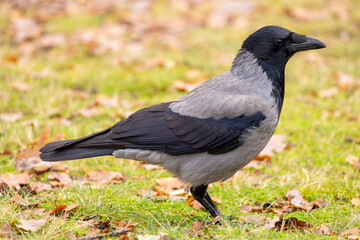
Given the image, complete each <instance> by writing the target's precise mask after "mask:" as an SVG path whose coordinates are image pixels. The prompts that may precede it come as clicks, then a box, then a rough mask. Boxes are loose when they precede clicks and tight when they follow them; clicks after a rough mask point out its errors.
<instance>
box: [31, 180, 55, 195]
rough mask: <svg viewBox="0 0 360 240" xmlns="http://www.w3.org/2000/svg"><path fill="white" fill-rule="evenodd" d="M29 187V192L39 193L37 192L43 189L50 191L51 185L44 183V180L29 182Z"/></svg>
mask: <svg viewBox="0 0 360 240" xmlns="http://www.w3.org/2000/svg"><path fill="white" fill-rule="evenodd" d="M29 188H30V190H31V192H34V193H39V192H43V191H50V190H52V189H53V188H52V186H51V185H50V184H48V183H44V182H40V181H37V182H31V183H30V185H29Z"/></svg>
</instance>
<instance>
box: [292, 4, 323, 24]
mask: <svg viewBox="0 0 360 240" xmlns="http://www.w3.org/2000/svg"><path fill="white" fill-rule="evenodd" d="M285 12H286V13H287V14H288V15H289V16H291V17H293V18H295V19H297V20H301V21H317V20H324V19H326V18H327V17H328V15H327V13H326V12H325V11H322V10H317V9H306V8H300V7H296V8H287V9H285Z"/></svg>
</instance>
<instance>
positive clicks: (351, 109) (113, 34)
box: [0, 0, 360, 239]
mask: <svg viewBox="0 0 360 240" xmlns="http://www.w3.org/2000/svg"><path fill="white" fill-rule="evenodd" d="M359 23H360V3H359V2H358V1H357V0H344V1H336V0H331V1H326V0H318V1H310V0H305V1H300V0H294V1H291V3H290V2H289V1H285V0H275V1H274V0H273V1H270V0H265V1H260V0H251V1H250V0H248V1H247V0H244V1H232V0H224V1H221V3H220V2H217V1H203V0H199V1H192V0H181V1H172V0H162V1H142V0H137V1H130V0H124V1H114V2H112V1H81V0H74V1H69V2H65V1H61V0H54V1H28V2H27V3H23V2H21V1H11V0H5V1H2V2H1V3H0V33H1V37H0V238H2V237H3V238H5V239H6V237H9V238H10V239H17V238H21V239H35V238H36V239H77V238H78V239H79V238H81V237H84V236H85V235H87V236H94V234H95V235H96V234H98V235H99V234H106V233H107V232H108V231H115V230H116V229H128V230H131V231H130V232H129V233H128V234H127V235H117V236H113V237H110V238H112V239H136V238H137V239H160V236H163V237H162V239H197V238H204V239H208V238H215V239H359V238H360V235H359V230H358V229H359V228H360V208H359V207H360V200H359V198H360V181H359V177H360V171H359V169H360V160H359V157H360V70H359V69H360V58H359V56H360V34H359V32H360V24H359ZM265 25H279V26H283V27H286V28H288V29H290V30H292V31H295V32H298V33H301V34H306V35H308V36H311V37H316V38H318V39H320V40H322V41H323V42H325V43H326V45H327V48H326V49H322V50H320V51H313V52H305V53H300V54H297V55H296V56H294V57H293V58H292V59H291V60H290V61H289V63H288V65H287V68H286V94H285V103H284V107H283V110H282V114H281V119H280V122H279V125H278V128H277V130H276V134H277V135H284V136H285V141H284V144H285V145H287V147H286V149H284V150H281V151H279V152H277V153H275V154H274V155H273V156H271V157H268V159H267V160H266V161H257V162H256V163H255V164H252V165H251V166H250V167H246V168H244V169H243V170H241V171H239V172H238V173H237V174H236V175H235V176H234V177H233V178H231V179H229V180H227V181H226V182H223V183H214V184H212V185H211V186H210V188H209V192H210V195H211V196H213V197H217V198H218V200H219V202H221V203H219V204H218V206H219V209H220V210H221V211H222V212H223V213H224V215H227V216H230V215H231V216H232V219H234V221H232V222H230V221H227V222H223V223H222V224H221V225H212V224H210V225H209V224H208V222H211V221H212V219H211V218H210V216H209V214H208V213H207V212H205V211H203V210H201V209H196V207H195V206H190V205H189V201H188V203H187V200H188V189H187V186H185V187H184V186H180V187H174V186H173V185H171V184H163V185H164V186H163V185H162V180H164V179H163V178H168V177H171V175H170V174H169V173H167V172H166V171H165V170H162V169H160V168H152V167H150V166H148V165H145V164H143V163H140V162H136V161H129V160H123V159H116V158H113V157H101V158H90V159H83V160H76V161H68V162H65V163H64V164H65V165H63V164H62V165H56V166H48V167H46V166H44V165H41V164H40V165H37V167H34V165H33V164H32V163H31V161H35V162H36V161H38V158H37V155H36V154H37V149H38V147H39V146H40V145H42V144H43V143H44V142H47V141H50V140H51V139H62V138H64V139H71V138H78V137H81V136H84V135H87V134H90V133H92V132H95V131H99V130H102V129H104V128H107V127H109V126H111V125H113V124H114V123H115V122H117V121H119V120H121V119H124V118H126V117H127V116H128V115H129V114H131V113H132V112H133V111H136V110H138V109H140V108H143V107H146V106H150V105H153V104H156V103H160V102H166V101H171V100H173V99H175V98H177V97H180V96H182V95H183V94H185V93H186V92H187V91H189V90H190V89H191V88H192V87H194V86H195V85H197V84H199V83H200V82H202V81H205V80H207V79H209V78H211V77H212V76H216V75H217V74H220V73H222V72H224V71H226V70H228V69H229V68H230V66H231V63H232V59H233V58H234V56H235V55H236V53H237V51H238V50H239V49H240V47H241V44H242V41H243V40H244V39H245V38H246V37H247V36H248V35H249V34H251V33H252V32H253V31H255V30H257V29H258V28H260V27H262V26H265ZM49 129H51V131H50V130H49ZM41 136H42V137H41ZM24 166H25V167H24ZM26 166H27V167H26ZM41 167H42V168H41ZM25 168H27V169H25ZM94 171H97V172H94ZM13 174H25V180H24V182H21V181H20V176H24V175H13ZM94 174H95V175H97V176H94ZM102 174H104V175H102ZM111 174H113V175H111ZM59 175H61V176H63V178H61V177H59ZM9 176H13V177H14V179H11V180H10V182H11V183H13V184H14V185H13V186H10V187H9V186H7V187H3V188H2V186H5V184H3V185H1V184H2V181H5V180H6V179H5V178H10V177H9ZM99 176H104V178H106V179H107V181H105V182H102V181H101V179H99ZM108 176H114V177H113V178H109V177H108ZM67 177H70V178H71V180H68V178H67ZM100 178H101V177H100ZM35 182H38V183H39V184H40V186H41V187H40V189H39V190H38V191H36V190H34V189H35V188H34V185H32V183H35ZM41 184H46V186H47V187H48V189H47V190H44V189H43V188H44V187H45V185H41ZM174 184H179V183H174ZM8 187H9V188H8ZM167 187H168V188H169V189H170V190H169V189H166V188H167ZM164 188H165V189H164ZM174 188H176V189H177V190H179V192H181V193H180V194H178V195H177V194H174V195H173V193H172V192H171V191H173V189H174ZM291 189H297V190H299V191H300V193H301V195H302V196H303V197H304V198H305V200H306V201H307V202H313V201H316V200H317V201H320V200H319V199H322V200H321V201H323V204H322V205H321V206H320V207H316V208H315V207H314V209H311V210H304V209H302V208H294V207H293V208H289V209H291V211H289V212H286V211H281V210H280V208H279V207H277V210H278V211H263V210H262V211H261V212H255V213H254V212H248V211H242V210H241V209H243V208H241V207H243V206H250V207H260V206H264V204H266V206H270V208H271V209H273V208H274V209H275V208H276V206H280V205H281V204H280V203H281V202H286V201H288V198H287V196H286V195H287V193H288V192H289V191H290V190H291ZM169 195H170V196H169ZM56 205H58V206H59V205H60V208H59V209H60V210H59V209H56V210H55V211H53V210H54V209H55V207H56ZM61 205H63V207H61ZM65 205H66V206H65ZM287 205H288V203H287ZM71 206H73V207H74V208H73V209H71ZM65 207H68V208H66V209H64V208H65ZM39 209H41V210H39ZM57 210H59V211H57ZM249 215H257V216H258V217H264V218H265V220H266V219H268V220H266V221H267V222H266V221H265V220H264V222H266V224H265V223H264V224H265V225H264V224H261V223H260V224H259V223H258V222H256V221H252V220H249V218H247V216H249ZM275 217H280V218H283V219H284V220H285V219H289V218H296V219H298V220H300V221H304V222H305V223H306V227H304V228H302V227H300V226H294V228H292V229H291V228H290V229H284V228H281V229H276V228H270V227H268V228H267V226H268V222H269V221H270V219H274V218H275ZM84 218H85V219H84ZM86 218H92V219H89V220H87V219H86ZM31 220H39V221H40V220H43V224H40V225H39V227H38V228H37V229H33V230H29V228H27V227H26V226H25V227H24V226H21V223H25V222H27V221H31ZM107 220H108V221H107ZM122 220H123V221H122ZM235 220H236V221H235ZM100 221H102V223H101V222H100ZM121 221H122V222H121ZM129 221H130V222H131V223H132V224H134V226H131V224H130V226H129V225H127V226H126V224H123V223H124V222H125V223H128V222H129ZM203 222H207V223H205V224H204V225H202V224H203ZM33 225H34V224H33ZM123 225H124V226H123ZM295 225H296V224H295ZM324 226H325V227H327V228H328V229H329V230H328V231H327V230H326V231H322V230H319V229H324ZM32 227H34V226H32ZM115 228H116V229H115ZM104 229H105V230H104ZM106 229H107V230H106ZM349 229H350V230H351V229H352V230H351V231H348V232H344V231H346V230H349ZM341 233H342V235H341ZM91 234H93V235H91ZM149 235H154V236H153V238H151V237H150V236H149ZM340 235H341V236H340ZM155 236H157V237H155ZM88 239H90V238H88Z"/></svg>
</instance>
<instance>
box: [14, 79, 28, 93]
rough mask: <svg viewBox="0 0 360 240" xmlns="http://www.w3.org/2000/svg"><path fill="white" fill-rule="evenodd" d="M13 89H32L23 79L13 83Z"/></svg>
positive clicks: (23, 90) (26, 90) (20, 90)
mask: <svg viewBox="0 0 360 240" xmlns="http://www.w3.org/2000/svg"><path fill="white" fill-rule="evenodd" d="M12 87H13V89H15V90H16V91H19V92H28V91H29V90H30V88H31V87H30V85H29V84H28V83H26V82H23V81H17V82H14V83H13V84H12Z"/></svg>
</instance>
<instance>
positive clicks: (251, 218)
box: [240, 214, 267, 226]
mask: <svg viewBox="0 0 360 240" xmlns="http://www.w3.org/2000/svg"><path fill="white" fill-rule="evenodd" d="M240 218H241V219H242V220H244V221H245V222H246V223H251V224H254V225H256V226H264V225H265V224H266V223H267V218H266V216H264V215H259V214H253V215H247V216H241V217H240Z"/></svg>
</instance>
